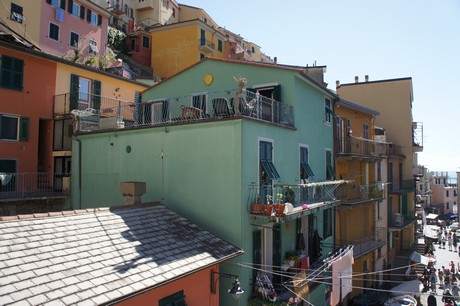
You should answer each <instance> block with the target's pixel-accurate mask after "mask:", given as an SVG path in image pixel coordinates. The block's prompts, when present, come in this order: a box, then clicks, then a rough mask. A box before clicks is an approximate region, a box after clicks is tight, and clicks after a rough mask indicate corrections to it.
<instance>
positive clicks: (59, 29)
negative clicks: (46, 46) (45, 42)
mask: <svg viewBox="0 0 460 306" xmlns="http://www.w3.org/2000/svg"><path fill="white" fill-rule="evenodd" d="M51 25H54V26H56V27H57V28H58V35H57V36H58V37H57V39H54V38H52V37H51V35H50V32H51ZM60 36H61V28H60V27H59V25H57V24H55V23H53V22H50V23H49V24H48V38H49V39H52V40H54V41H59V38H60Z"/></svg>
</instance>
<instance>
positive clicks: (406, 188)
mask: <svg viewBox="0 0 460 306" xmlns="http://www.w3.org/2000/svg"><path fill="white" fill-rule="evenodd" d="M388 191H389V192H391V193H409V192H414V191H415V180H414V179H410V180H402V181H401V182H399V183H398V181H392V182H390V184H389V187H388Z"/></svg>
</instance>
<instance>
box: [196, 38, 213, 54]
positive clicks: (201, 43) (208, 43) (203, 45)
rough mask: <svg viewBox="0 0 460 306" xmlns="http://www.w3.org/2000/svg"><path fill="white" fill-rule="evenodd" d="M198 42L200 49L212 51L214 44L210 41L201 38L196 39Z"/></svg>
mask: <svg viewBox="0 0 460 306" xmlns="http://www.w3.org/2000/svg"><path fill="white" fill-rule="evenodd" d="M198 44H199V46H200V48H201V49H206V50H209V51H214V49H215V44H214V43H213V42H212V41H210V40H207V39H202V38H200V39H198Z"/></svg>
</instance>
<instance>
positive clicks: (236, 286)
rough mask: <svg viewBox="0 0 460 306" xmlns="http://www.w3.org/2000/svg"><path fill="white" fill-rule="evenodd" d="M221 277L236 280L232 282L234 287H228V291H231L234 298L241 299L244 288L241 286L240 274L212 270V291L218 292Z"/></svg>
mask: <svg viewBox="0 0 460 306" xmlns="http://www.w3.org/2000/svg"><path fill="white" fill-rule="evenodd" d="M216 276H217V277H216ZM220 277H225V278H230V279H233V280H234V281H233V283H232V287H231V288H230V289H228V291H227V292H228V293H230V294H231V295H232V297H233V298H234V299H239V298H240V296H241V295H242V294H243V293H244V289H242V288H241V286H240V282H239V280H238V275H233V274H228V273H222V272H216V271H214V270H211V293H213V294H215V293H216V284H217V281H218V280H219V278H220Z"/></svg>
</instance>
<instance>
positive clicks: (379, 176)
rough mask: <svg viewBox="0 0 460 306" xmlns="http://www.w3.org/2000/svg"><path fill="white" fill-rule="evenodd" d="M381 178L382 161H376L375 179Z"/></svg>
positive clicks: (379, 179)
mask: <svg viewBox="0 0 460 306" xmlns="http://www.w3.org/2000/svg"><path fill="white" fill-rule="evenodd" d="M381 180H382V162H377V181H381Z"/></svg>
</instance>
